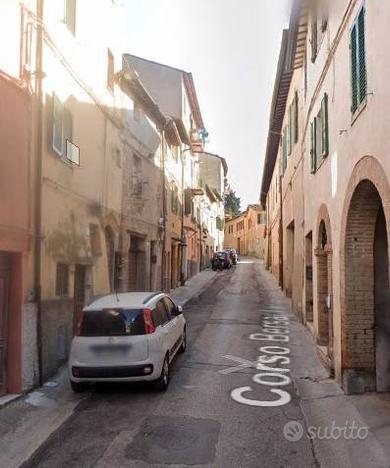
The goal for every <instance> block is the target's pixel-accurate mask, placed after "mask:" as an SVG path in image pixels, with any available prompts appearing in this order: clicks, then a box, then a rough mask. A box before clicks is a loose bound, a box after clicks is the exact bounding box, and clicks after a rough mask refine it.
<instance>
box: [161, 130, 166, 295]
mask: <svg viewBox="0 0 390 468" xmlns="http://www.w3.org/2000/svg"><path fill="white" fill-rule="evenodd" d="M164 128H165V127H164ZM164 128H163V129H162V130H161V172H162V190H163V244H162V263H161V290H162V291H165V274H166V258H165V256H166V241H167V201H166V197H165V191H166V182H165V134H164Z"/></svg>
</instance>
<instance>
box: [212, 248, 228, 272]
mask: <svg viewBox="0 0 390 468" xmlns="http://www.w3.org/2000/svg"><path fill="white" fill-rule="evenodd" d="M211 267H212V269H213V270H214V271H215V270H225V269H229V268H231V267H232V259H231V258H230V254H229V252H226V250H223V251H221V252H215V254H214V256H213V259H212V260H211Z"/></svg>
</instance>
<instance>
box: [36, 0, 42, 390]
mask: <svg viewBox="0 0 390 468" xmlns="http://www.w3.org/2000/svg"><path fill="white" fill-rule="evenodd" d="M43 2H44V0H37V3H36V5H37V19H38V22H37V43H36V71H35V131H36V135H35V138H36V145H35V158H36V162H37V172H36V180H35V262H34V282H35V285H34V286H35V295H36V304H37V323H36V333H37V351H38V369H39V384H40V385H42V383H43V363H42V300H41V269H42V265H41V252H42V246H41V241H42V164H43V142H42V123H43V100H42V96H43V92H42V80H43V67H42V50H43V26H42V24H43Z"/></svg>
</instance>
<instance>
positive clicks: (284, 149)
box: [282, 127, 288, 175]
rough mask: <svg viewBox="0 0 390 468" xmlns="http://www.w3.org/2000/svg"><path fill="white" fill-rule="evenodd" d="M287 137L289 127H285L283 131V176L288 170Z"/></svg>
mask: <svg viewBox="0 0 390 468" xmlns="http://www.w3.org/2000/svg"><path fill="white" fill-rule="evenodd" d="M287 136H288V127H285V129H284V131H283V147H282V175H283V174H284V173H285V171H286V168H287V146H288V145H287V143H288V142H287Z"/></svg>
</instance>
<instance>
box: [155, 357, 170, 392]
mask: <svg viewBox="0 0 390 468" xmlns="http://www.w3.org/2000/svg"><path fill="white" fill-rule="evenodd" d="M154 385H155V387H156V389H157V390H160V391H162V392H165V390H166V389H167V388H168V385H169V357H168V354H167V355H166V356H165V359H164V364H163V366H162V369H161V375H160V377H159V378H158V379H157V380H156V381H155V383H154Z"/></svg>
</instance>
